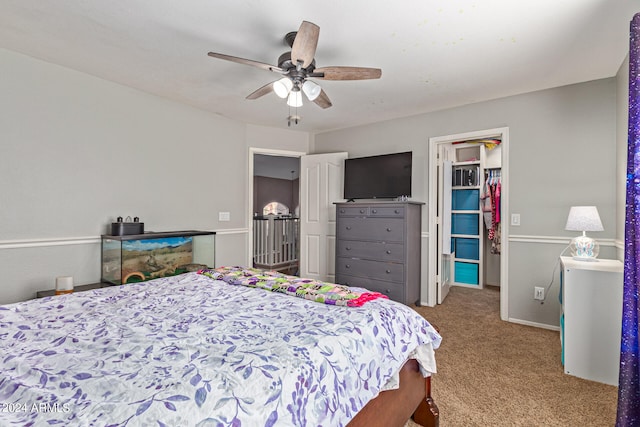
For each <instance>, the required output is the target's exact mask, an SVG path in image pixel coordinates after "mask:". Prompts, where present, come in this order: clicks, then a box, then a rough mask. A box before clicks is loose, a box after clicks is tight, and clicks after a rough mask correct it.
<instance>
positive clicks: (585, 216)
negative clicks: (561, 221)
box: [564, 206, 604, 261]
mask: <svg viewBox="0 0 640 427" xmlns="http://www.w3.org/2000/svg"><path fill="white" fill-rule="evenodd" d="M564 228H565V230H572V231H582V235H581V236H577V237H574V238H573V239H571V243H570V244H569V249H570V250H571V255H572V256H573V258H574V259H577V260H581V261H595V260H596V258H597V257H598V253H599V252H600V245H599V244H598V242H597V241H596V240H594V239H592V238H591V237H588V236H587V233H586V232H587V231H602V230H604V227H602V221H600V215H598V209H597V208H596V207H595V206H572V207H571V209H570V210H569V217H568V218H567V225H566V226H565V227H564Z"/></svg>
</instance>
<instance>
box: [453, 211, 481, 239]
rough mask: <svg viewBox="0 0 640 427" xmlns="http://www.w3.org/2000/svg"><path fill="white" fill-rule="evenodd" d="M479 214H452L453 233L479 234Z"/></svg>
mask: <svg viewBox="0 0 640 427" xmlns="http://www.w3.org/2000/svg"><path fill="white" fill-rule="evenodd" d="M478 220H479V217H478V214H471V213H465V214H460V213H454V214H452V215H451V234H469V235H478V232H479V221H478Z"/></svg>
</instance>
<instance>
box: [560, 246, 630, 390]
mask: <svg viewBox="0 0 640 427" xmlns="http://www.w3.org/2000/svg"><path fill="white" fill-rule="evenodd" d="M560 262H561V265H562V270H561V273H560V306H561V314H560V330H561V332H560V334H561V340H562V357H563V363H564V372H565V373H566V374H569V375H574V376H576V377H580V378H585V379H588V380H592V381H598V382H602V383H606V384H611V385H615V386H617V385H618V372H619V367H620V366H619V365H620V335H621V330H622V293H623V292H622V291H623V271H624V266H623V264H622V262H620V261H618V260H610V259H600V260H598V261H577V260H574V259H573V258H571V257H560Z"/></svg>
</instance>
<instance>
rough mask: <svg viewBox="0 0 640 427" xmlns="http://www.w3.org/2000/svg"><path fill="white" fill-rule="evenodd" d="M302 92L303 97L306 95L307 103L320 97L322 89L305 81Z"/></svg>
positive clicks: (309, 81)
mask: <svg viewBox="0 0 640 427" xmlns="http://www.w3.org/2000/svg"><path fill="white" fill-rule="evenodd" d="M302 91H303V92H304V94H305V95H307V98H309V101H315V100H316V98H318V96H320V91H322V88H321V87H320V85H318V84H316V83H314V82H312V81H311V80H307V81H306V82H304V83H303V84H302Z"/></svg>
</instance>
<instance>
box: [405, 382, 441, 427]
mask: <svg viewBox="0 0 640 427" xmlns="http://www.w3.org/2000/svg"><path fill="white" fill-rule="evenodd" d="M424 384H425V399H423V400H422V401H421V402H420V405H418V408H417V409H416V411H415V412H414V413H413V417H412V418H413V421H415V422H416V423H418V424H420V425H421V426H424V427H438V426H439V425H440V411H439V410H438V405H436V403H435V402H434V401H433V398H432V397H431V377H427V378H425V382H424Z"/></svg>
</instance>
